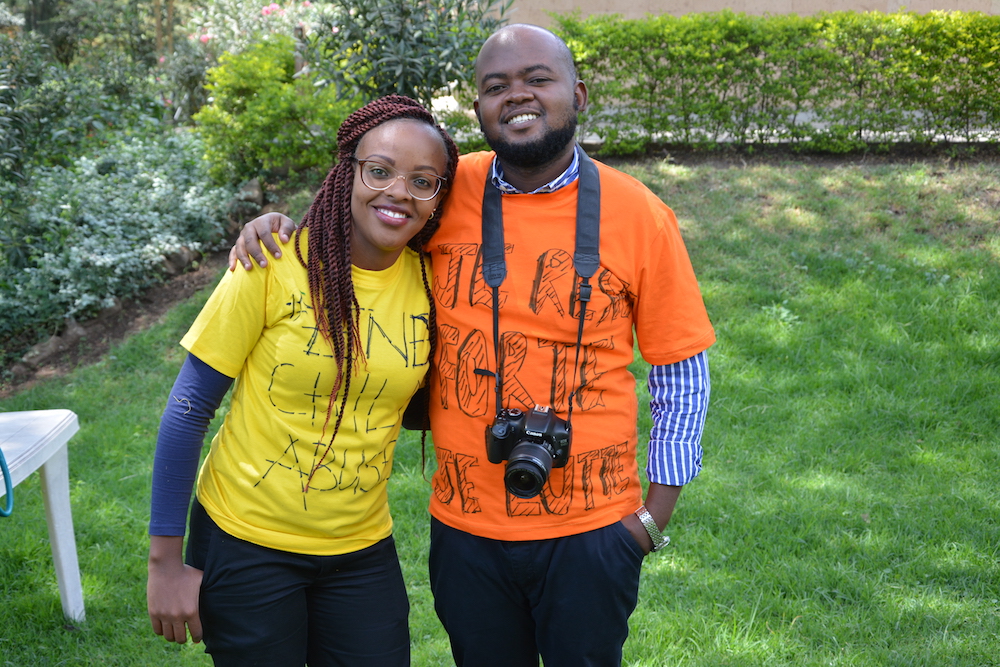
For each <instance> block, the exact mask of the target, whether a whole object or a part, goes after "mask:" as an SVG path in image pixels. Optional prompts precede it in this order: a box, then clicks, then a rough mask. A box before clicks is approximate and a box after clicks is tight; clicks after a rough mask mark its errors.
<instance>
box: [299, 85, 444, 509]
mask: <svg viewBox="0 0 1000 667" xmlns="http://www.w3.org/2000/svg"><path fill="white" fill-rule="evenodd" d="M398 118H412V119H415V120H419V121H422V122H425V123H427V124H428V125H430V126H431V127H434V128H435V129H436V130H437V131H438V132H439V133H440V135H441V138H442V141H443V143H444V146H445V148H446V150H447V153H448V164H447V168H446V173H445V174H444V177H445V178H446V179H447V180H446V183H447V184H448V185H450V184H452V183H454V179H455V169H456V168H457V166H458V148H457V147H456V146H455V142H453V141H452V140H451V137H449V136H448V134H447V132H445V131H444V130H443V129H441V128H440V127H439V126H438V125H437V123H436V122H435V121H434V117H433V116H432V115H431V113H430V112H429V111H427V110H426V109H425V108H424V107H422V106H421V105H420V104H419V103H418V102H416V101H415V100H412V99H410V98H408V97H404V96H402V95H388V96H386V97H383V98H380V99H377V100H375V101H374V102H370V103H368V104H366V105H365V106H364V107H362V108H360V109H358V110H357V111H355V112H354V113H352V114H351V115H350V116H348V117H347V119H346V120H345V121H344V122H343V123H342V124H341V126H340V129H339V130H338V131H337V145H338V156H337V164H335V165H334V166H333V168H332V169H330V172H329V173H328V174H327V176H326V179H325V180H324V181H323V185H322V187H321V188H320V190H319V192H318V193H317V194H316V198H315V199H314V200H313V203H312V205H311V206H310V207H309V210H308V211H307V212H306V215H305V217H304V218H303V220H302V225H301V226H300V227H299V231H298V232H296V239H295V241H296V243H295V252H296V255H297V256H298V258H299V262H301V263H302V265H303V266H304V267H305V268H306V272H307V274H308V277H309V295H310V297H311V299H312V304H313V313H314V315H315V317H316V326H317V329H318V332H319V334H320V335H322V336H323V338H324V339H325V340H326V341H327V342H329V343H330V346H331V347H332V348H333V354H334V361H335V363H336V366H337V375H336V379H335V381H334V384H333V389H332V390H331V392H330V402H329V404H328V405H327V410H326V420H325V421H324V423H323V432H322V435H321V436H320V443H317V452H316V453H317V455H318V454H319V447H321V446H322V442H325V441H326V428H327V426H328V425H329V423H330V418H331V416H332V415H333V411H334V403H335V402H336V399H337V396H338V394H339V395H340V397H341V398H340V405H339V407H338V409H337V418H336V420H335V422H334V425H333V432H332V434H331V436H330V439H329V441H328V444H327V446H326V448H325V450H324V451H323V453H322V455H318V456H317V457H316V458H315V459H314V460H315V461H316V463H315V464H314V465H313V467H312V470H311V471H310V473H309V477H308V479H307V480H306V483H305V486H304V488H303V491H308V490H309V484H310V483H311V482H312V478H313V475H315V474H316V472H317V471H318V470H319V469H320V468H321V467H322V465H323V462H324V461H325V459H326V456H327V455H328V454H329V452H330V449H331V448H332V447H333V442H334V439H335V438H336V437H337V433H338V432H339V431H340V424H341V421H342V420H343V418H344V413H345V412H346V409H345V408H346V405H347V398H348V394H349V393H350V389H351V376H352V375H353V372H354V369H355V367H356V365H357V363H358V362H359V361H361V360H363V359H364V357H365V355H364V347H363V343H362V340H361V334H360V330H359V320H360V316H361V306H360V304H359V303H358V300H357V297H356V296H355V294H354V281H353V279H352V277H351V232H352V229H353V226H354V221H353V218H352V216H351V192H352V188H353V186H354V161H353V158H354V157H355V151H356V150H357V147H358V143H359V142H360V141H361V138H362V137H363V136H364V135H365V134H366V133H367V132H368V131H370V130H372V129H374V128H375V127H378V126H379V125H381V124H383V123H386V122H388V121H391V120H396V119H398ZM439 220H440V212H436V213H435V214H434V215H432V216H431V219H430V220H428V221H427V224H426V225H425V226H424V228H423V229H422V230H421V231H420V232H419V233H418V234H417V235H416V236H414V238H412V239H411V240H410V242H409V243H408V244H407V245H408V246H409V247H410V248H412V249H413V250H416V251H417V252H418V253H419V254H420V259H421V274H422V278H423V283H424V291H425V292H426V294H427V299H428V301H429V302H430V312H429V315H428V328H429V338H430V355H431V356H430V357H429V358H433V354H434V350H435V348H436V345H437V327H436V323H437V317H436V312H435V309H434V299H433V295H432V293H431V286H430V282H429V280H428V277H427V269H426V266H425V265H426V262H427V256H426V253H425V251H424V246H425V245H426V244H427V243H428V242H429V241H430V238H431V236H432V235H433V234H434V232H435V231H437V229H438V226H439V225H440V222H439ZM307 228H308V229H309V239H308V256H309V258H310V259H311V260H312V261H308V262H307V261H306V259H305V258H304V257H303V255H302V245H301V243H300V242H299V236H298V235H299V234H300V233H301V230H302V229H307Z"/></svg>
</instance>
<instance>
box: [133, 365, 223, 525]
mask: <svg viewBox="0 0 1000 667" xmlns="http://www.w3.org/2000/svg"><path fill="white" fill-rule="evenodd" d="M232 384H233V378H231V377H229V376H228V375H223V374H222V373H220V372H219V371H217V370H215V369H214V368H212V367H211V366H209V365H208V364H206V363H205V362H204V361H202V360H201V359H199V358H198V357H196V356H194V355H193V354H189V355H188V356H187V358H186V359H185V360H184V365H183V366H182V367H181V371H180V373H178V375H177V380H176V381H174V387H173V389H171V390H170V397H169V398H168V399H167V407H166V409H165V410H164V411H163V417H162V418H161V419H160V432H159V434H158V435H157V436H156V456H155V458H154V459H153V492H152V497H151V501H150V518H149V534H150V535H170V536H183V535H184V528H185V525H186V522H187V521H186V520H187V511H188V505H189V504H190V502H191V490H192V489H193V488H194V481H195V477H196V476H197V474H198V460H199V459H200V458H201V448H202V444H203V443H204V440H205V434H206V433H207V432H208V426H209V423H210V422H211V421H212V418H213V417H215V411H216V410H218V409H219V405H221V404H222V399H223V398H224V397H225V395H226V392H227V391H229V387H231V386H232Z"/></svg>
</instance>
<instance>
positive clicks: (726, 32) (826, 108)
mask: <svg viewBox="0 0 1000 667" xmlns="http://www.w3.org/2000/svg"><path fill="white" fill-rule="evenodd" d="M556 21H557V25H558V28H557V30H558V32H559V33H560V34H561V35H562V36H563V37H564V38H565V39H566V40H567V42H568V43H569V44H570V47H571V49H572V50H573V52H574V55H575V57H576V58H577V60H578V64H579V65H580V68H581V73H582V76H583V78H584V80H586V81H587V82H588V84H589V85H590V92H591V108H590V110H589V112H588V114H587V124H586V126H585V127H586V128H587V129H588V130H590V131H593V132H596V133H597V134H598V135H600V136H602V137H603V138H604V140H605V152H610V153H628V152H633V151H638V150H643V149H644V148H646V147H648V146H650V145H651V144H664V143H666V144H682V145H688V146H702V147H710V146H715V145H719V144H721V143H731V144H736V145H738V146H754V145H759V144H762V143H765V142H783V143H788V144H792V145H793V146H796V147H801V148H808V149H815V150H822V151H830V152H847V151H852V150H856V149H862V148H866V147H869V146H871V145H873V144H875V145H889V144H895V143H901V142H907V143H918V144H931V143H935V142H941V141H965V142H970V141H972V142H979V141H988V142H996V141H997V136H998V131H1000V96H998V95H997V94H996V91H997V90H998V84H1000V55H998V54H1000V50H998V46H997V45H998V44H1000V16H988V15H985V14H980V13H975V12H971V13H963V12H937V11H936V12H930V13H928V14H916V13H911V12H900V13H895V14H881V13H877V12H866V13H855V12H832V13H823V14H818V15H814V16H795V15H775V16H747V15H745V14H738V13H734V12H731V11H723V12H715V13H704V14H687V15H684V16H679V17H676V16H652V17H647V18H644V19H632V20H625V19H622V18H621V17H619V16H608V15H595V16H591V17H589V18H587V19H580V18H579V16H577V15H570V16H560V17H556Z"/></svg>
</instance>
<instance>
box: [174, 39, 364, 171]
mask: <svg viewBox="0 0 1000 667" xmlns="http://www.w3.org/2000/svg"><path fill="white" fill-rule="evenodd" d="M208 81H209V83H208V90H209V94H210V95H211V96H212V103H211V104H210V105H208V106H206V107H204V108H202V110H201V111H199V112H198V113H197V114H196V115H195V117H194V119H195V121H196V122H197V123H198V126H199V128H200V130H201V133H202V136H203V137H204V139H205V156H206V158H207V159H208V161H209V164H210V165H211V167H210V173H211V175H212V176H213V177H214V178H215V179H216V180H217V181H219V182H233V183H236V182H240V181H243V180H247V179H250V178H254V177H258V176H260V177H263V178H265V180H274V178H275V177H276V176H278V175H279V174H282V173H284V172H285V171H287V170H291V171H301V170H305V169H309V168H313V167H320V168H326V167H328V166H329V165H330V163H331V158H332V155H333V153H334V151H335V150H336V135H337V128H338V127H340V123H341V122H343V120H344V118H346V117H347V116H348V114H350V112H351V111H353V110H354V108H356V106H357V103H356V102H355V101H354V100H352V99H346V100H341V99H339V98H338V97H337V94H336V91H335V90H334V89H333V88H328V87H319V86H316V85H314V75H313V74H312V73H309V72H300V73H298V74H296V71H295V43H294V40H293V39H292V38H291V37H286V36H284V35H274V36H272V37H270V38H269V39H267V40H265V41H263V42H259V43H257V44H254V45H253V46H251V47H250V48H249V49H247V50H246V51H244V52H242V53H239V54H235V55H233V54H223V55H222V57H221V58H220V62H219V66H218V67H214V68H212V69H211V70H209V73H208Z"/></svg>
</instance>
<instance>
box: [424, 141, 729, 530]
mask: <svg viewBox="0 0 1000 667" xmlns="http://www.w3.org/2000/svg"><path fill="white" fill-rule="evenodd" d="M492 160H493V153H473V154H470V155H465V156H463V157H462V159H461V165H460V168H459V170H458V175H457V177H456V180H455V184H454V186H453V187H452V190H451V194H450V196H449V199H448V203H447V205H446V208H445V210H444V217H443V219H442V224H441V229H440V231H438V233H437V234H436V235H435V236H434V238H433V239H432V241H431V246H430V250H431V253H432V260H433V266H434V297H435V303H436V304H437V323H438V347H437V356H436V363H435V367H434V370H433V377H432V380H431V392H432V398H431V413H430V414H431V426H432V429H433V431H432V432H433V436H434V449H435V453H436V456H437V464H438V468H437V471H436V472H435V474H434V477H433V480H432V483H433V493H432V496H431V503H430V511H431V514H432V515H434V516H435V517H436V518H437V519H439V520H440V521H442V522H443V523H445V524H447V525H449V526H452V527H454V528H457V529H459V530H463V531H466V532H468V533H472V534H474V535H479V536H482V537H488V538H493V539H503V540H533V539H545V538H552V537H561V536H565V535H573V534H577V533H581V532H584V531H587V530H593V529H597V528H601V527H604V526H607V525H610V524H612V523H614V522H616V521H618V520H620V519H621V518H622V517H623V516H625V515H627V514H628V513H630V512H633V511H635V509H636V508H637V507H639V505H640V504H641V503H642V490H641V487H640V481H639V468H638V462H637V461H636V442H637V433H636V418H637V413H638V402H637V399H636V388H635V379H634V378H633V376H632V374H631V373H630V372H629V370H628V365H629V364H630V363H631V362H632V361H633V347H634V339H633V327H634V331H635V336H636V337H637V338H638V341H639V349H640V351H641V352H642V356H643V358H645V359H646V361H648V362H650V363H652V364H657V365H662V364H670V363H674V362H677V361H681V360H683V359H687V358H689V357H691V356H694V355H695V354H697V353H699V352H701V351H703V350H705V349H706V348H708V347H709V346H710V345H711V344H712V343H713V342H714V341H715V333H714V331H713V329H712V325H711V323H710V322H709V320H708V315H707V313H706V311H705V306H704V303H703V301H702V298H701V293H700V291H699V289H698V283H697V281H696V279H695V276H694V271H693V270H692V268H691V262H690V260H689V259H688V255H687V250H686V248H685V247H684V242H683V240H682V239H681V235H680V231H679V230H678V227H677V219H676V217H675V216H674V214H673V212H672V211H671V210H670V209H669V208H667V206H665V205H664V204H663V202H661V201H660V200H659V199H658V198H657V197H656V195H654V194H653V193H652V192H650V191H649V189H647V188H646V187H645V186H644V185H642V184H641V183H640V182H639V181H637V180H635V179H634V178H632V177H630V176H628V175H626V174H623V173H621V172H619V171H616V170H614V169H611V168H610V167H607V166H605V165H603V164H600V163H597V166H598V169H599V172H600V179H601V244H600V254H601V265H600V268H599V269H598V271H597V273H596V274H595V275H594V277H593V278H591V284H592V285H593V287H594V289H593V296H592V299H591V302H590V304H589V305H588V307H587V313H586V320H585V326H584V331H583V349H582V350H581V352H580V357H579V368H578V370H577V372H575V373H574V369H573V366H574V358H575V356H574V355H575V348H576V338H577V327H578V317H579V315H578V311H577V307H578V305H577V303H575V302H574V300H573V295H574V294H575V289H574V286H575V282H576V273H575V270H574V268H573V248H574V244H575V232H576V195H577V189H578V187H577V183H573V184H571V185H569V186H567V187H565V188H562V189H560V190H558V191H556V192H553V193H548V194H531V195H503V214H504V243H505V247H506V261H507V277H506V279H505V280H504V282H503V285H502V286H501V287H500V326H499V329H500V340H501V359H502V362H501V363H502V364H503V379H504V396H503V405H504V407H507V408H512V407H516V408H520V409H521V410H524V411H529V410H530V409H531V408H532V407H534V406H535V405H536V404H538V405H547V406H551V407H552V408H553V409H554V410H555V411H556V414H557V415H558V416H559V417H560V418H562V419H566V416H567V408H568V402H567V401H568V397H569V395H570V394H571V393H572V392H573V391H574V390H576V389H577V387H580V391H579V393H578V399H577V401H576V403H575V405H574V408H573V416H572V430H573V440H572V445H571V450H570V456H569V461H568V463H567V465H566V466H565V467H564V468H553V469H552V472H551V474H550V476H549V481H548V482H547V483H546V485H545V487H544V489H543V491H542V493H541V494H540V495H538V496H536V497H535V498H531V499H521V498H518V497H515V496H513V495H511V494H508V493H507V491H506V489H505V488H504V482H503V475H504V466H505V463H500V464H492V463H490V462H489V460H488V459H487V457H486V444H485V432H486V428H487V427H488V426H489V425H490V423H491V422H492V421H493V418H494V415H495V412H496V407H495V406H496V398H495V392H494V387H495V385H494V381H493V379H492V378H491V377H489V376H485V375H480V374H476V373H475V372H474V371H475V370H476V369H477V368H480V369H487V370H489V371H494V372H495V371H496V366H497V359H496V355H495V354H494V346H493V319H492V317H493V315H492V307H491V304H492V295H491V290H490V287H489V286H488V285H486V283H485V282H484V281H483V277H482V273H481V266H480V265H481V247H480V246H481V240H482V228H481V224H482V223H481V218H482V200H483V186H484V185H485V182H486V178H487V174H488V173H489V169H490V166H491V164H492Z"/></svg>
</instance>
